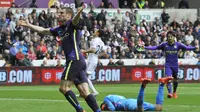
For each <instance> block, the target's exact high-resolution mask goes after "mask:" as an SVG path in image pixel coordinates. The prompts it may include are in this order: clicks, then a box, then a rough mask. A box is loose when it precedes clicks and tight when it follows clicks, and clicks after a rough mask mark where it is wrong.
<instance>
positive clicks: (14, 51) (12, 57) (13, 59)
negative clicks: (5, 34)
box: [10, 43, 19, 66]
mask: <svg viewBox="0 0 200 112" xmlns="http://www.w3.org/2000/svg"><path fill="white" fill-rule="evenodd" d="M16 46H17V44H16V43H15V44H13V46H12V47H11V48H10V61H11V65H12V66H15V64H16V54H17V53H18V51H19V50H18V49H17V47H16Z"/></svg>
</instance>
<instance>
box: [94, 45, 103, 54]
mask: <svg viewBox="0 0 200 112" xmlns="http://www.w3.org/2000/svg"><path fill="white" fill-rule="evenodd" d="M102 49H103V46H100V45H98V46H97V50H96V52H95V54H99V53H100V52H101V50H102Z"/></svg>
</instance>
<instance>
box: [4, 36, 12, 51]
mask: <svg viewBox="0 0 200 112" xmlns="http://www.w3.org/2000/svg"><path fill="white" fill-rule="evenodd" d="M12 44H13V43H12V41H11V39H10V35H7V36H6V41H4V44H3V45H4V50H10V48H11V47H12Z"/></svg>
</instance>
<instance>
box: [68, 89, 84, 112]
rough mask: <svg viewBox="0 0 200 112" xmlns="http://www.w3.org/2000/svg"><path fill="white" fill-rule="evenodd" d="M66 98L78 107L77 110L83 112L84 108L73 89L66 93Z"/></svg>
mask: <svg viewBox="0 0 200 112" xmlns="http://www.w3.org/2000/svg"><path fill="white" fill-rule="evenodd" d="M65 98H66V99H67V100H68V101H69V103H70V104H71V105H72V106H73V107H74V108H75V109H76V111H77V112H82V111H83V109H82V107H81V106H80V104H79V103H78V100H77V99H76V95H75V94H74V92H73V91H71V90H69V91H67V92H66V93H65Z"/></svg>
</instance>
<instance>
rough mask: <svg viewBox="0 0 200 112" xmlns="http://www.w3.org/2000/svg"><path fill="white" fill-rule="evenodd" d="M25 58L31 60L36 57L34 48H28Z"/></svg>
mask: <svg viewBox="0 0 200 112" xmlns="http://www.w3.org/2000/svg"><path fill="white" fill-rule="evenodd" d="M27 58H28V59H29V61H31V62H32V61H33V60H36V59H37V57H36V54H35V51H34V49H31V48H30V49H29V51H28V53H27Z"/></svg>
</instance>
